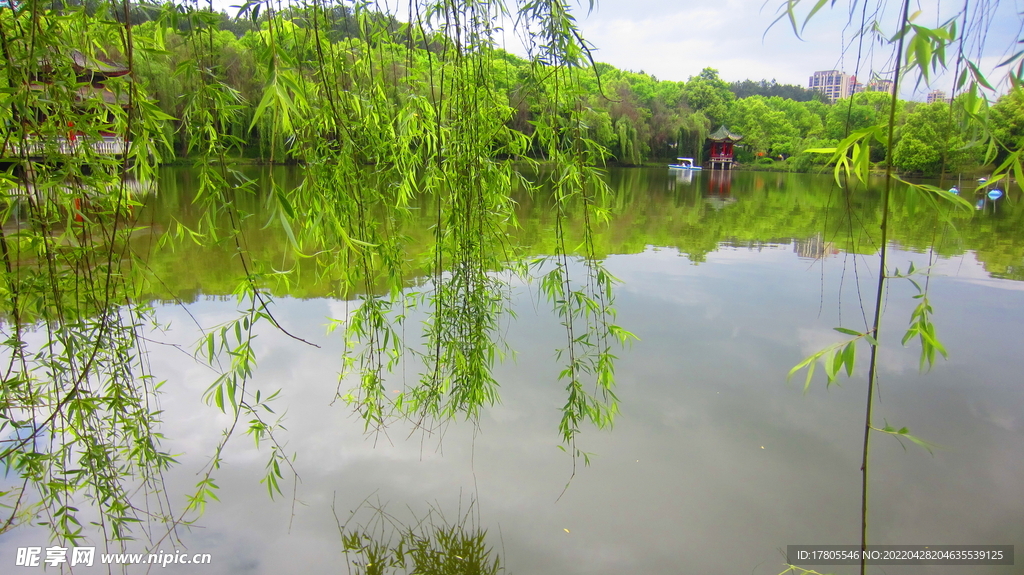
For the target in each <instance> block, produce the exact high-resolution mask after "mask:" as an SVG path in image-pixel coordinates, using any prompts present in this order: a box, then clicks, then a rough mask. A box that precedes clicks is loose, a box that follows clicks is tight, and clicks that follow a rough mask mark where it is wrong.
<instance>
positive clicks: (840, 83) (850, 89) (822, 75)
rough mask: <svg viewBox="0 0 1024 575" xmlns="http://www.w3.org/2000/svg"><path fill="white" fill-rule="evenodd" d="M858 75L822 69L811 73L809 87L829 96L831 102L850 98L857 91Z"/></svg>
mask: <svg viewBox="0 0 1024 575" xmlns="http://www.w3.org/2000/svg"><path fill="white" fill-rule="evenodd" d="M857 85H858V84H857V77H856V76H851V75H850V74H847V73H846V72H840V71H839V70H820V71H818V72H815V73H814V74H812V75H811V79H810V81H809V82H808V89H810V90H817V91H818V92H821V93H822V94H824V95H825V97H826V98H828V101H829V103H832V104H834V103H835V102H836V100H841V99H843V98H849V97H850V96H851V95H853V94H854V93H855V91H854V89H855V88H856V87H857Z"/></svg>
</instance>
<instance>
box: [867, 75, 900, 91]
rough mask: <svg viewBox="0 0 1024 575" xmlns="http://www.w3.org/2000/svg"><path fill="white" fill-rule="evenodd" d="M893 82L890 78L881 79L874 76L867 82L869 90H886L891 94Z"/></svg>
mask: <svg viewBox="0 0 1024 575" xmlns="http://www.w3.org/2000/svg"><path fill="white" fill-rule="evenodd" d="M893 88H894V84H893V83H892V80H883V79H881V78H875V79H874V80H872V81H871V82H869V83H868V91H869V92H888V93H890V94H892V91H893Z"/></svg>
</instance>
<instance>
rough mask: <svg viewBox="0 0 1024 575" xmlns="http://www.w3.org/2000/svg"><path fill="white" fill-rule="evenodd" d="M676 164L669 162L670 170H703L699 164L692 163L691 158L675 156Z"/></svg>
mask: <svg viewBox="0 0 1024 575" xmlns="http://www.w3.org/2000/svg"><path fill="white" fill-rule="evenodd" d="M676 162H678V163H677V164H669V165H668V169H670V170H703V169H704V168H701V167H700V166H697V165H694V163H693V158H676Z"/></svg>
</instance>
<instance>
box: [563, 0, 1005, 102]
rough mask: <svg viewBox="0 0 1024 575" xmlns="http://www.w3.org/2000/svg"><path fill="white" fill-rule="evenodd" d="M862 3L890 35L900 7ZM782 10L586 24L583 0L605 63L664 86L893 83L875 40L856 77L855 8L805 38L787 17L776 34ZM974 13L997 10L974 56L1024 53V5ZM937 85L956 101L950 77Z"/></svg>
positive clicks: (608, 0)
mask: <svg viewBox="0 0 1024 575" xmlns="http://www.w3.org/2000/svg"><path fill="white" fill-rule="evenodd" d="M863 1H867V3H868V21H869V22H870V21H871V19H872V18H871V17H872V15H873V14H876V15H877V18H878V19H879V21H880V22H881V28H882V30H883V31H884V32H886V33H887V34H888V35H891V34H892V33H893V31H894V30H895V27H896V24H895V22H896V21H897V19H898V14H897V12H898V10H899V6H898V5H899V4H902V3H901V2H896V1H895V0H890V1H889V2H886V1H885V0H862V1H861V2H858V4H859V5H860V6H863ZM782 4H784V2H783V0H767V1H765V0H603V1H600V2H599V4H597V6H596V7H595V10H594V11H593V12H592V13H591V14H589V15H587V10H586V6H587V4H586V0H584V2H583V8H581V9H579V10H578V11H577V18H578V20H579V24H580V28H581V29H582V31H583V35H584V37H585V38H586V39H587V40H588V41H590V42H591V43H593V44H594V46H595V47H596V48H597V51H596V52H595V58H596V59H597V60H598V61H603V62H608V63H609V64H612V65H614V66H616V67H619V68H624V69H629V70H634V71H640V70H643V71H645V72H648V73H650V74H653V75H655V76H656V77H658V78H659V79H662V80H686V79H687V78H688V77H690V76H692V75H696V74H698V73H699V72H700V71H701V69H703V68H704V67H708V66H710V67H712V68H716V69H717V70H719V72H720V74H721V76H722V78H724V79H725V80H729V81H733V80H743V79H748V78H749V79H752V80H760V79H762V78H763V79H767V80H771V79H773V78H774V79H775V80H777V81H779V82H780V83H785V84H798V85H801V86H806V85H807V81H808V77H809V76H810V75H811V74H812V73H813V72H814V71H815V70H831V69H839V70H843V71H845V72H847V73H851V74H852V73H857V76H858V78H861V79H866V78H869V77H870V73H871V71H872V70H874V71H876V72H884V71H886V70H888V71H889V77H890V78H891V70H892V67H893V64H892V59H891V58H892V50H891V49H889V48H888V47H886V46H880V45H879V43H878V42H877V41H876V42H873V43H872V42H867V41H866V42H864V47H863V50H862V55H861V63H860V67H859V71H858V66H857V41H856V40H857V39H856V36H855V33H854V30H855V29H857V28H859V27H860V26H859V25H860V20H861V9H860V6H858V7H857V9H856V11H855V13H854V22H853V24H851V25H849V26H847V23H848V21H849V20H850V14H849V11H850V9H849V5H850V4H851V2H850V0H838V1H837V2H836V6H835V7H834V8H831V9H829V8H827V7H826V8H824V9H822V10H821V11H820V12H818V13H817V14H816V15H815V16H814V18H813V19H812V20H811V21H810V23H809V24H808V25H807V27H806V29H805V30H804V33H803V34H802V39H800V38H797V37H796V35H795V34H794V32H793V28H792V26H791V25H790V24H789V21H788V19H786V18H784V19H783V20H782V21H780V22H778V23H777V24H775V26H773V27H771V28H770V29H769V26H770V25H771V23H772V21H773V20H775V18H776V17H777V16H778V15H779V12H778V11H777V10H778V8H779V6H780V5H782ZM813 4H814V2H812V1H811V0H804V1H803V2H802V3H801V5H800V7H799V9H798V12H799V13H800V14H803V15H805V14H806V13H807V11H808V10H809V9H810V7H811V6H813ZM886 4H888V6H886ZM970 4H971V5H977V7H980V8H990V9H991V10H992V11H991V12H990V14H991V17H990V18H989V19H987V20H988V21H987V22H986V27H987V34H984V36H983V40H979V39H978V38H979V37H982V35H981V32H982V30H981V29H975V30H974V31H973V32H975V33H974V34H973V35H974V36H975V40H974V41H972V42H971V48H970V49H971V52H972V53H974V54H977V50H978V49H979V48H980V49H981V50H982V54H983V58H982V62H983V64H984V66H983V67H984V68H986V72H987V71H989V70H991V69H992V68H994V67H995V66H996V65H997V64H998V63H1000V62H1001V61H1003V60H1004V59H1005V58H1006V57H1007V56H1009V55H1011V54H1013V53H1014V51H1015V50H1016V49H1018V48H1017V39H1018V38H1021V21H1022V18H1021V16H1020V15H1019V14H1020V13H1021V12H1022V11H1024V1H1021V0H1004V1H1003V2H996V1H991V0H980V1H979V0H975V1H972V2H971V3H970ZM962 6H963V2H962V1H956V2H954V1H950V0H946V1H945V2H943V1H941V0H911V8H910V11H911V13H914V12H918V11H920V13H919V14H918V16H917V18H916V19H915V20H914V22H915V23H917V24H921V25H924V26H935V25H936V24H938V23H941V22H944V21H945V20H946V19H948V18H950V17H953V16H955V15H956V14H957V12H958V11H959V10H960V8H961V7H962ZM975 9H976V8H972V10H975ZM801 23H802V22H801ZM844 48H845V49H844ZM947 76H952V73H950V74H947ZM932 83H933V87H936V88H940V89H944V90H946V91H947V93H948V92H949V91H950V88H951V84H952V78H941V79H939V80H937V81H933V82H932ZM908 84H909V85H908V86H907V87H906V89H905V90H901V93H902V95H903V97H908V98H913V99H923V98H924V95H925V94H927V92H928V90H929V89H930V88H927V87H924V86H921V87H919V88H917V89H916V90H914V85H913V83H912V82H908Z"/></svg>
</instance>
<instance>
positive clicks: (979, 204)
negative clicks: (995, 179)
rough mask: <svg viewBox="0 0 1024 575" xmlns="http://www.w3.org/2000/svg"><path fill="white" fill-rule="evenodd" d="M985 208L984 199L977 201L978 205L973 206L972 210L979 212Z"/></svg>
mask: <svg viewBox="0 0 1024 575" xmlns="http://www.w3.org/2000/svg"><path fill="white" fill-rule="evenodd" d="M984 207H985V198H982V199H980V200H978V203H976V204H974V209H976V210H980V209H983V208H984Z"/></svg>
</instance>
